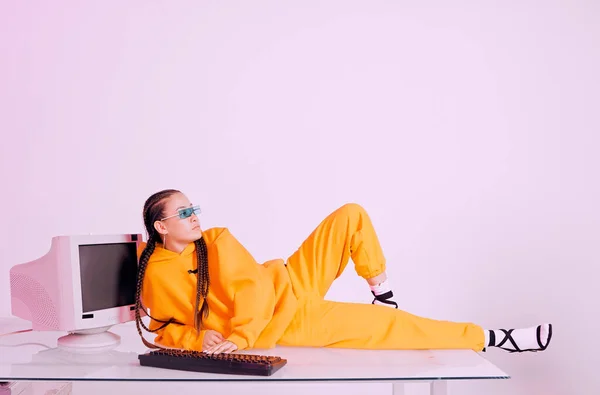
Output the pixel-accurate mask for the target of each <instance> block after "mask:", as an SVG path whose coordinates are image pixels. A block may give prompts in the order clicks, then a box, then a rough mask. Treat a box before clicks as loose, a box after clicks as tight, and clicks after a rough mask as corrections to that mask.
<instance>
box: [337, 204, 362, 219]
mask: <svg viewBox="0 0 600 395" xmlns="http://www.w3.org/2000/svg"><path fill="white" fill-rule="evenodd" d="M339 210H340V211H342V212H344V213H345V214H346V215H348V216H350V217H352V216H354V215H364V214H366V213H367V211H366V210H365V208H364V207H363V206H361V205H360V204H358V203H346V204H344V205H343V206H342V207H340V209H339Z"/></svg>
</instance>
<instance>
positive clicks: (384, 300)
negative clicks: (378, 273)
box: [369, 280, 398, 309]
mask: <svg viewBox="0 0 600 395" xmlns="http://www.w3.org/2000/svg"><path fill="white" fill-rule="evenodd" d="M369 288H371V292H372V293H373V295H374V296H375V299H373V303H372V304H377V305H381V306H387V307H393V308H396V309H397V308H398V304H397V303H396V302H394V301H393V299H392V298H393V296H394V293H393V292H392V287H390V283H389V282H388V280H385V281H384V282H382V283H379V284H376V285H369ZM386 294H387V295H386ZM378 296H382V297H380V298H378Z"/></svg>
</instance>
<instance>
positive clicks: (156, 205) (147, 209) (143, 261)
mask: <svg viewBox="0 0 600 395" xmlns="http://www.w3.org/2000/svg"><path fill="white" fill-rule="evenodd" d="M178 192H179V191H177V190H174V189H167V190H164V191H160V192H157V193H155V194H154V195H152V196H150V197H149V198H148V199H147V200H146V203H145V204H144V213H143V217H144V226H145V228H146V232H147V233H148V241H147V243H146V247H145V248H144V250H143V251H142V254H141V256H140V260H139V263H138V278H137V287H136V293H135V324H136V328H137V331H138V334H139V335H140V337H141V339H142V342H143V343H144V345H145V346H146V347H149V348H162V347H160V346H157V345H155V344H153V343H150V342H148V341H147V340H146V339H145V338H144V335H143V334H142V328H144V329H145V330H146V331H148V332H156V331H159V330H160V329H162V328H164V327H166V326H167V325H169V324H170V323H178V322H177V321H176V320H175V319H173V318H172V317H171V318H170V319H168V320H167V321H163V320H159V319H157V318H154V317H152V316H151V315H150V314H149V313H148V312H147V311H146V308H145V307H144V305H143V304H142V298H141V295H142V288H143V285H144V275H145V274H146V268H147V266H148V261H149V260H150V256H151V255H152V253H153V252H154V249H155V248H156V242H157V240H160V235H159V234H158V232H157V231H156V230H155V229H154V225H153V224H154V221H156V220H158V219H159V218H160V217H161V216H162V213H163V204H160V203H162V201H163V200H164V199H166V198H168V197H169V196H171V195H173V194H175V193H178ZM141 310H143V311H144V312H145V313H146V315H147V316H148V317H150V318H151V319H153V320H155V321H157V322H161V323H163V325H161V326H159V327H158V328H156V329H150V328H148V327H147V326H146V325H145V324H144V322H143V321H142V317H141V314H140V311H141Z"/></svg>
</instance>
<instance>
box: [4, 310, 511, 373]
mask: <svg viewBox="0 0 600 395" xmlns="http://www.w3.org/2000/svg"><path fill="white" fill-rule="evenodd" d="M25 328H30V326H28V324H27V323H26V322H24V321H22V320H19V319H15V318H4V319H0V334H3V333H9V332H13V331H16V330H21V329H25ZM111 332H113V333H116V334H118V335H119V336H121V344H120V346H118V347H117V348H116V349H114V350H112V351H108V352H105V353H102V354H98V355H77V354H71V353H67V352H65V351H63V350H60V349H57V348H56V344H57V339H58V338H59V337H60V336H63V335H65V333H64V332H26V333H18V334H12V335H8V336H0V381H19V380H60V381H75V380H91V381H98V380H101V381H136V380H141V381H265V380H270V381H404V380H458V379H507V378H510V377H509V376H508V375H507V374H506V373H505V372H503V371H502V370H500V369H499V368H498V367H496V366H495V365H493V364H492V363H491V362H489V361H488V360H486V359H485V358H484V357H483V355H480V354H478V353H476V352H474V351H470V350H419V351H413V350H406V351H391V350H390V351H388V350H384V351H371V350H350V349H334V348H299V347H298V348H295V347H276V348H274V349H270V350H256V349H255V350H249V351H246V352H244V353H246V354H260V355H277V356H280V357H282V358H286V359H287V365H285V366H284V367H283V368H281V369H280V370H279V371H277V372H276V373H274V374H273V375H272V376H266V377H262V376H242V375H224V374H213V373H196V372H186V371H179V370H171V369H160V368H152V367H146V366H140V364H139V361H138V354H141V353H144V352H147V351H148V349H147V348H146V347H145V346H144V345H143V343H142V342H141V340H140V339H139V335H138V334H137V330H136V328H135V324H134V323H131V322H130V323H127V324H123V325H119V326H115V327H113V328H112V329H111ZM153 336H154V335H153V334H147V336H146V338H147V339H149V340H151V339H152V338H153Z"/></svg>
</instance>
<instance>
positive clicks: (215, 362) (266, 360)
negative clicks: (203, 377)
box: [138, 350, 287, 376]
mask: <svg viewBox="0 0 600 395" xmlns="http://www.w3.org/2000/svg"><path fill="white" fill-rule="evenodd" d="M138 359H139V360H140V365H142V366H151V367H155V368H165V369H174V370H187V371H191V372H205V373H223V374H240V375H254V376H270V375H272V374H273V373H275V372H276V371H278V370H279V369H281V368H282V367H283V366H284V365H285V364H286V363H287V360H286V359H283V358H281V357H275V356H264V355H253V354H216V355H209V354H205V353H203V352H199V351H187V350H156V351H149V352H147V353H145V354H140V355H139V356H138Z"/></svg>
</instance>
